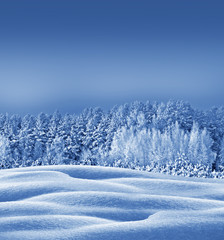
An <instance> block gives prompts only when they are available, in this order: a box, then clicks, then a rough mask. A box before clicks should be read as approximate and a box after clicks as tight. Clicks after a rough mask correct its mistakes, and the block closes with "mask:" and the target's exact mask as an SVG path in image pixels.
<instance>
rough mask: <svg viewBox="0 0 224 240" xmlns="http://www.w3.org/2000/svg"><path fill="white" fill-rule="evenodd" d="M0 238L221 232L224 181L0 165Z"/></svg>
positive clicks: (200, 236) (196, 235) (155, 236)
mask: <svg viewBox="0 0 224 240" xmlns="http://www.w3.org/2000/svg"><path fill="white" fill-rule="evenodd" d="M0 182H1V184H0V239H2V240H7V239H27V240H28V239H29V240H32V239H36V240H37V239H38V240H39V239H46V240H47V239H52V240H53V239H78V240H83V239H97V240H99V239H103V240H105V239H113V240H114V239H116V240H117V239H135V238H137V239H138V240H141V239H144V240H145V239H147V240H148V239H172V240H173V239H178V240H179V239H194V240H195V239H203V240H204V239H213V240H214V239H215V240H216V239H217V240H218V239H220V240H221V239H223V234H224V180H216V179H198V178H195V179H194V178H184V177H174V176H168V175H163V174H155V173H147V172H140V171H133V170H128V169H118V168H109V167H93V166H44V167H30V168H19V169H10V170H1V172H0Z"/></svg>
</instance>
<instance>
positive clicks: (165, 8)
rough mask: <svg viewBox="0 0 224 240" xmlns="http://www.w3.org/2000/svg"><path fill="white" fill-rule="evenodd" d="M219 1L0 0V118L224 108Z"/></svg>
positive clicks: (223, 5)
mask: <svg viewBox="0 0 224 240" xmlns="http://www.w3.org/2000/svg"><path fill="white" fill-rule="evenodd" d="M223 11H224V3H223V1H217V0H210V1H207V0H203V1H202V0H181V1H180V0H176V1H174V0H170V1H166V0H163V1H162V0H156V1H150V0H148V1H144V0H141V1H139V0H135V1H133V0H128V1H124V0H119V1H117V0H113V1H105V0H102V1H99V0H94V1H93V0H74V1H70V0H61V1H58V0H52V1H49V0H32V1H30V0H26V1H24V0H20V1H18V0H17V1H12V0H2V1H0V87H1V94H0V112H5V111H7V112H10V113H13V112H16V113H21V114H24V113H27V112H31V113H38V112H40V111H44V112H53V111H54V110H55V109H59V110H60V111H62V112H70V113H73V112H74V113H78V112H80V111H81V110H82V109H83V108H85V107H88V106H101V107H103V108H104V109H109V108H110V107H112V106H113V105H115V104H120V103H124V102H130V101H134V100H141V101H146V100H151V101H154V100H157V101H167V100H168V99H170V98H172V99H183V100H187V101H189V102H190V103H192V105H193V106H195V107H198V108H201V109H206V108H209V107H211V106H213V105H218V106H220V105H223V102H224V94H223V90H224V67H223V63H224V44H223V43H224V31H223V25H224V14H223Z"/></svg>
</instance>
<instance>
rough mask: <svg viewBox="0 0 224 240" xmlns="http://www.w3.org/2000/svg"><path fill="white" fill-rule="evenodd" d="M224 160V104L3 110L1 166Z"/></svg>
mask: <svg viewBox="0 0 224 240" xmlns="http://www.w3.org/2000/svg"><path fill="white" fill-rule="evenodd" d="M177 159H178V161H182V162H188V163H191V164H193V165H195V164H203V165H205V166H206V167H208V168H209V169H216V170H219V169H220V168H221V167H222V165H223V163H224V107H213V108H211V109H209V110H206V111H201V110H198V109H194V108H193V107H192V106H191V105H190V104H189V103H187V102H184V101H168V102H167V103H158V102H155V103H150V102H149V101H147V102H145V103H142V102H138V101H135V102H133V103H130V104H123V105H120V106H114V107H113V108H112V109H110V110H109V111H107V112H105V111H103V110H102V109H101V108H87V109H85V110H83V112H82V113H81V114H79V115H72V114H65V115H61V114H60V113H59V112H58V111H55V112H54V113H53V114H50V115H49V114H45V113H40V114H39V115H37V116H33V115H30V114H28V115H26V116H24V117H21V116H19V115H11V116H9V115H8V114H0V166H1V168H12V167H20V166H32V165H52V164H91V165H98V164H100V165H110V166H114V165H116V166H117V165H120V166H122V167H126V166H131V165H133V166H143V167H146V166H147V165H150V164H157V165H165V164H172V163H173V164H174V163H176V161H177Z"/></svg>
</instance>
